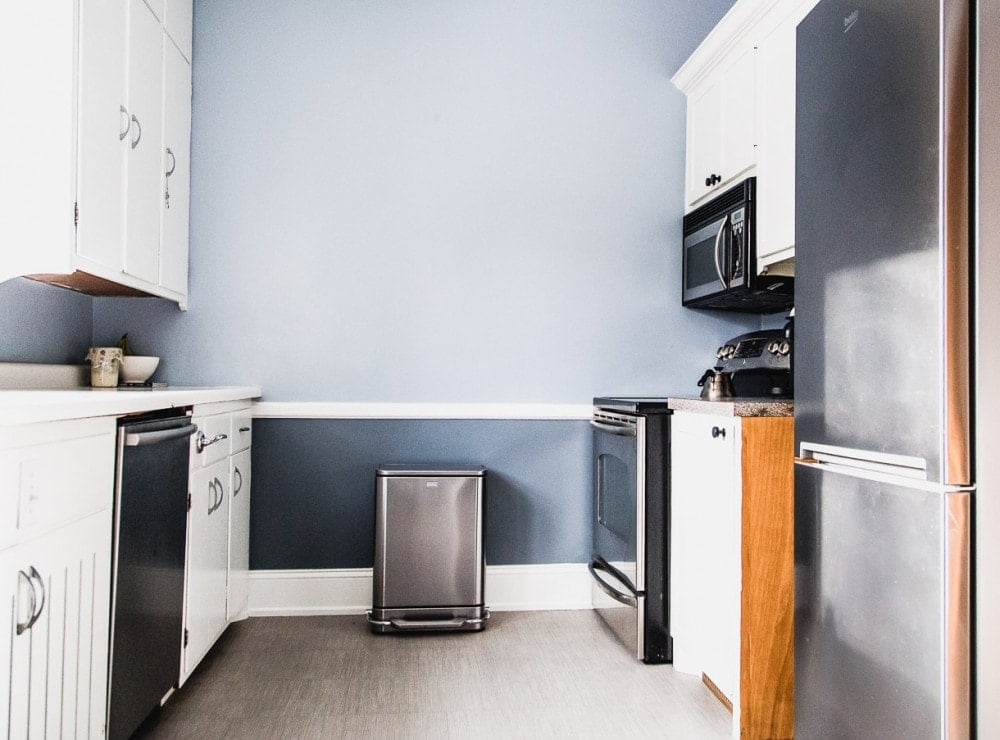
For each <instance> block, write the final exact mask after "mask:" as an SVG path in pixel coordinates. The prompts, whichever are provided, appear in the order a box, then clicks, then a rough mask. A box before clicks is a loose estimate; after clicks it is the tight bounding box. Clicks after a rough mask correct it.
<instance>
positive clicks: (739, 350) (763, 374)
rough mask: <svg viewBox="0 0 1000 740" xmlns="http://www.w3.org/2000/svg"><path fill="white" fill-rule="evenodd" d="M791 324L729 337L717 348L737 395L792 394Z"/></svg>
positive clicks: (722, 365) (767, 395)
mask: <svg viewBox="0 0 1000 740" xmlns="http://www.w3.org/2000/svg"><path fill="white" fill-rule="evenodd" d="M792 331H793V329H792V324H791V321H790V322H789V323H788V324H786V325H785V328H783V329H763V330H761V331H754V332H749V333H748V334H741V335H739V336H738V337H734V338H733V339H730V340H729V341H728V342H726V343H725V344H723V345H722V346H721V347H719V349H718V350H717V351H716V353H715V356H716V357H717V358H718V360H719V362H718V367H719V369H720V370H722V371H724V372H728V373H732V384H733V395H734V396H735V397H736V398H791V397H792V369H791V356H792Z"/></svg>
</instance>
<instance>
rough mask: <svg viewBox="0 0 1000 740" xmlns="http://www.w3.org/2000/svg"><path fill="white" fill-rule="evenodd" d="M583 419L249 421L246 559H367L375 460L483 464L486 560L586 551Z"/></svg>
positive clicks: (349, 564) (268, 564)
mask: <svg viewBox="0 0 1000 740" xmlns="http://www.w3.org/2000/svg"><path fill="white" fill-rule="evenodd" d="M590 456H591V435H590V428H589V426H588V424H587V422H586V421H519V420H487V421H480V420H430V421H428V420H419V421H417V420H303V419H257V420H255V421H254V441H253V460H252V464H253V478H252V493H251V496H252V502H253V503H252V505H251V520H250V567H251V568H252V569H255V570H261V569H274V568H277V569H291V568H360V567H369V566H371V565H372V558H373V550H374V547H373V544H374V536H375V535H374V514H375V498H374V495H375V468H376V466H377V465H379V464H380V463H391V462H404V463H427V464H430V465H434V464H443V463H449V462H451V463H463V464H480V465H484V466H486V468H487V469H488V473H487V488H486V495H487V504H486V527H487V533H486V561H487V563H490V564H492V565H499V564H513V563H566V562H585V561H586V560H588V559H589V557H590V518H591V512H592V508H593V506H592V503H591V486H592V482H591V473H590Z"/></svg>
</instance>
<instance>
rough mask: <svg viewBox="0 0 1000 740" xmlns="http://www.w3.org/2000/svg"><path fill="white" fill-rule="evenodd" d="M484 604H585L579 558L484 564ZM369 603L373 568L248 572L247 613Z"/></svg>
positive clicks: (345, 609) (585, 580) (351, 610)
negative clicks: (545, 562)
mask: <svg viewBox="0 0 1000 740" xmlns="http://www.w3.org/2000/svg"><path fill="white" fill-rule="evenodd" d="M485 597H486V606H488V607H489V608H490V609H491V610H493V611H498V612H499V611H534V610H542V609H545V610H558V609H590V608H591V604H590V573H588V572H587V566H586V564H584V563H555V564H542V565H488V566H486V584H485ZM371 603H372V569H371V568H339V569H331V570H253V571H250V609H249V612H250V616H251V617H290V616H307V615H320V614H363V613H364V612H365V610H366V609H369V608H370V607H371Z"/></svg>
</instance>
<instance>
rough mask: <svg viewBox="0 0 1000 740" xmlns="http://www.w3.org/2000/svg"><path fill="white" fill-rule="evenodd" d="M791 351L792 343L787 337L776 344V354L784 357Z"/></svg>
mask: <svg viewBox="0 0 1000 740" xmlns="http://www.w3.org/2000/svg"><path fill="white" fill-rule="evenodd" d="M791 351H792V345H790V344H789V343H788V340H787V339H785V340H784V341H782V342H781V344H780V345H778V354H779V355H781V356H782V357H784V356H785V355H787V354H788V353H789V352H791Z"/></svg>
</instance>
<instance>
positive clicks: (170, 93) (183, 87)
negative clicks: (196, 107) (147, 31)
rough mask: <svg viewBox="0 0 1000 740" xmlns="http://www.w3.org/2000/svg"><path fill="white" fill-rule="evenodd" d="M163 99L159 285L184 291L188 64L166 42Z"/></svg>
mask: <svg viewBox="0 0 1000 740" xmlns="http://www.w3.org/2000/svg"><path fill="white" fill-rule="evenodd" d="M163 98H164V111H163V152H162V155H163V161H162V172H163V188H162V192H161V193H160V199H159V204H160V286H161V287H163V288H166V289H167V290H172V291H176V292H178V293H186V292H187V275H188V214H189V211H190V209H189V204H190V195H189V194H190V184H191V65H190V64H188V63H187V61H186V60H185V59H184V57H183V56H181V53H180V51H178V49H177V47H176V46H174V45H173V44H172V43H170V41H167V42H166V43H165V44H164V47H163Z"/></svg>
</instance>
